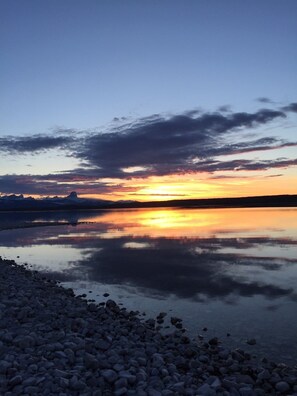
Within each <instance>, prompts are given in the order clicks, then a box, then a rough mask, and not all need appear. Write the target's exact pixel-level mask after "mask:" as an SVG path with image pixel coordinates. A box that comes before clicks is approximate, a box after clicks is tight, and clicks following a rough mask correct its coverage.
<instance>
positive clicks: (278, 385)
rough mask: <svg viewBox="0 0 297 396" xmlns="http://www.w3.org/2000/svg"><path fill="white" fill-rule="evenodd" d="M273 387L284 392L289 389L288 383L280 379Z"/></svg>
mask: <svg viewBox="0 0 297 396" xmlns="http://www.w3.org/2000/svg"><path fill="white" fill-rule="evenodd" d="M275 389H276V390H277V391H279V392H281V393H285V392H288V391H289V390H290V385H289V384H288V383H287V382H285V381H280V382H277V383H276V384H275Z"/></svg>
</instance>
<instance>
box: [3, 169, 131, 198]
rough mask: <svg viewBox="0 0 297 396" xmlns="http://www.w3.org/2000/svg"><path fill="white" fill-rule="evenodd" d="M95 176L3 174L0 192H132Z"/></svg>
mask: <svg viewBox="0 0 297 396" xmlns="http://www.w3.org/2000/svg"><path fill="white" fill-rule="evenodd" d="M96 179H97V177H91V176H88V175H82V174H81V175H75V174H67V173H63V174H53V175H3V176H0V192H1V193H2V194H26V195H49V196H52V195H67V194H70V193H71V192H72V191H74V190H75V191H76V192H77V193H78V194H111V195H113V196H116V193H117V192H118V193H127V192H134V191H135V190H136V189H135V188H133V187H125V186H123V185H121V184H116V185H115V184H111V183H103V182H99V181H96Z"/></svg>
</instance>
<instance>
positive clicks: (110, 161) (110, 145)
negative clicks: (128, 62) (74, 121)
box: [0, 98, 297, 193]
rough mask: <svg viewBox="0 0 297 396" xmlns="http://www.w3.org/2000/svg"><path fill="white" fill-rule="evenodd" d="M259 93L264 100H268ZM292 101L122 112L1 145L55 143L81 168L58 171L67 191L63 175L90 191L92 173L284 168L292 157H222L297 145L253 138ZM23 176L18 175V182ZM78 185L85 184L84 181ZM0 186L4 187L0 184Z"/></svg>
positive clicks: (8, 149)
mask: <svg viewBox="0 0 297 396" xmlns="http://www.w3.org/2000/svg"><path fill="white" fill-rule="evenodd" d="M260 99H261V100H260V101H261V102H262V103H268V100H269V99H267V98H260ZM296 107H297V104H296V103H291V104H289V105H288V106H284V107H282V108H281V109H278V110H273V109H260V110H258V111H255V112H253V113H247V112H232V111H231V110H230V108H229V107H226V106H222V107H221V108H220V111H218V112H212V113H211V112H205V111H202V110H198V109H195V110H190V111H186V112H184V113H180V114H173V115H162V114H154V115H151V116H148V117H145V118H140V119H138V120H135V121H134V122H129V123H128V122H127V119H123V118H121V119H120V120H118V121H120V123H118V122H116V123H112V124H111V125H109V126H108V128H107V130H105V131H98V130H96V131H93V132H91V131H90V130H88V131H76V130H74V129H70V130H69V129H64V130H63V129H61V128H60V129H59V130H57V131H56V133H55V135H51V136H47V135H41V134H40V135H33V136H31V137H3V138H0V150H1V151H2V152H4V153H10V154H11V153H14V154H15V153H21V154H23V153H30V154H32V153H35V152H40V151H44V150H49V149H53V148H55V149H61V150H64V151H67V155H69V156H73V157H75V158H77V159H79V160H80V161H81V166H82V168H81V169H75V170H73V171H71V172H68V174H66V173H64V174H62V175H60V176H59V177H60V182H61V184H59V186H57V188H58V189H60V188H62V187H63V188H64V187H65V188H66V191H69V189H67V183H66V181H67V178H70V180H71V181H72V182H73V181H74V180H77V181H79V180H78V178H79V175H81V177H82V179H81V181H86V182H87V183H90V185H89V190H88V191H91V190H92V188H93V187H94V188H95V184H96V185H98V183H97V182H96V183H95V184H94V185H92V184H91V180H95V178H96V179H99V178H119V179H126V180H127V179H131V178H142V177H143V178H145V177H147V176H153V175H157V176H163V175H171V174H185V173H189V172H190V173H191V172H211V173H213V172H216V171H228V170H266V169H269V168H285V167H288V166H295V165H296V161H295V160H291V159H284V160H282V161H280V160H275V161H254V160H251V159H240V160H232V161H226V160H225V161H224V160H223V159H224V157H225V156H227V155H228V156H229V155H243V154H245V153H252V152H257V151H259V152H260V151H268V150H276V149H282V148H287V147H293V146H297V142H289V141H285V140H284V139H280V138H278V137H272V136H266V137H258V138H255V134H256V136H257V128H258V127H260V126H265V125H267V124H269V123H271V122H276V121H277V120H279V119H283V118H285V117H286V116H287V115H286V113H287V112H291V111H296ZM251 129H252V132H253V136H251V135H247V131H250V130H251ZM83 168H84V169H83ZM126 168H133V169H134V171H132V172H127V171H126V170H125V169H126ZM7 177H8V175H7ZM54 179H55V180H56V182H57V180H58V176H57V175H55V177H54ZM21 180H22V179H18V181H17V182H18V184H19V187H20V185H21ZM8 181H9V180H8V179H7V182H8ZM2 182H4V179H2ZM28 182H30V181H29V180H28ZM11 183H12V181H11ZM42 183H43V184H42V186H36V187H33V186H32V191H33V190H35V191H36V190H38V191H41V190H46V189H48V191H52V186H53V184H51V183H49V184H48V187H46V182H45V181H43V182H42ZM63 183H65V184H64V185H63ZM41 187H42V188H41ZM78 187H81V189H83V187H82V186H79V185H78ZM101 187H102V186H101ZM101 187H100V188H101ZM70 188H71V189H73V188H75V186H74V187H73V186H71V187H70ZM100 188H99V190H100ZM20 190H21V189H19V191H20ZM0 191H2V192H4V190H1V189H0ZM5 191H7V188H6V189H5ZM100 191H101V190H100ZM32 193H33V192H32ZM57 193H58V192H57Z"/></svg>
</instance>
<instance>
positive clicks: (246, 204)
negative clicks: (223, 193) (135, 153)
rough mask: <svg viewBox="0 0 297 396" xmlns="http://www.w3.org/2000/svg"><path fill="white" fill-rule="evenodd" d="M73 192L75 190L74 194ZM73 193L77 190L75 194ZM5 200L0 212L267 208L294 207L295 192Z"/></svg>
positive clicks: (0, 201)
mask: <svg viewBox="0 0 297 396" xmlns="http://www.w3.org/2000/svg"><path fill="white" fill-rule="evenodd" d="M73 194H74V193H73ZM75 194H76V193H75ZM16 198H17V199H15V196H14V198H13V199H7V198H6V199H4V198H3V197H0V212H21V211H65V210H67V211H71V210H102V209H103V210H105V209H140V208H174V207H175V208H197V209H199V208H200V209H215V208H268V207H273V208H275V207H278V208H279V207H297V195H268V196H252V197H236V198H207V199H206V198H204V199H178V200H177V199H174V200H168V201H150V202H138V201H117V202H115V201H100V200H95V199H93V200H87V199H85V198H78V197H77V198H76V199H75V200H72V199H70V200H69V197H66V198H59V199H58V201H56V200H55V199H54V198H53V199H44V200H43V199H33V198H31V199H29V198H21V199H20V198H19V197H16Z"/></svg>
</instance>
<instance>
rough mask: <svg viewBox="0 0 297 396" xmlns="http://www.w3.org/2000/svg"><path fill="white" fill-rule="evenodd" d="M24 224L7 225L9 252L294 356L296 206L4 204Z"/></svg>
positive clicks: (130, 304) (237, 342)
mask: <svg viewBox="0 0 297 396" xmlns="http://www.w3.org/2000/svg"><path fill="white" fill-rule="evenodd" d="M44 222H50V225H51V226H41V225H42V224H43V223H44ZM81 222H84V223H81ZM57 223H60V225H57ZM63 223H71V225H69V224H63ZM17 224H27V225H28V224H33V225H36V227H33V228H23V229H11V230H4V231H0V255H1V256H2V257H7V258H12V259H15V260H16V261H17V262H19V263H25V262H27V263H30V264H31V265H32V268H34V269H38V270H41V271H46V272H50V273H51V274H52V276H54V277H55V278H56V279H58V280H61V281H62V282H63V283H64V284H65V285H67V286H68V287H73V288H74V290H75V291H76V292H77V293H79V294H80V293H86V294H87V295H88V298H91V299H96V301H104V297H103V296H102V294H103V293H105V292H108V293H110V298H113V299H115V300H116V301H117V302H122V303H123V304H124V305H125V306H126V307H127V308H129V309H133V310H140V311H141V312H143V311H145V312H146V313H147V316H146V318H147V317H153V316H156V315H157V314H158V313H159V312H161V311H166V312H168V313H169V315H172V316H179V317H181V318H183V320H184V325H185V327H186V328H187V329H188V331H189V333H190V335H191V336H192V337H195V336H197V335H198V334H203V335H205V336H206V338H208V337H212V336H214V335H215V336H218V337H220V338H221V339H222V340H223V341H224V343H227V345H230V346H239V347H242V348H244V349H245V350H247V351H251V352H252V353H254V352H255V351H256V353H257V354H258V355H259V356H260V357H262V356H267V357H269V358H273V359H275V360H277V361H285V362H288V363H291V364H292V363H293V364H294V363H296V360H297V342H296V341H297V336H296V334H297V209H210V210H205V209H203V210H201V209H153V210H147V209H146V210H125V211H120V210H114V211H101V212H98V211H93V212H76V213H66V212H65V213H63V212H61V213H39V214H38V213H21V214H16V215H14V214H5V213H0V228H1V227H2V228H3V227H7V226H9V225H12V226H15V225H17ZM17 256H19V258H17ZM90 292H91V293H90ZM204 327H207V328H208V331H207V332H203V331H202V329H203V328H204ZM227 333H230V334H231V336H230V337H227ZM249 338H256V340H257V345H256V346H254V347H251V346H249V345H247V344H246V340H247V339H249Z"/></svg>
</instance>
